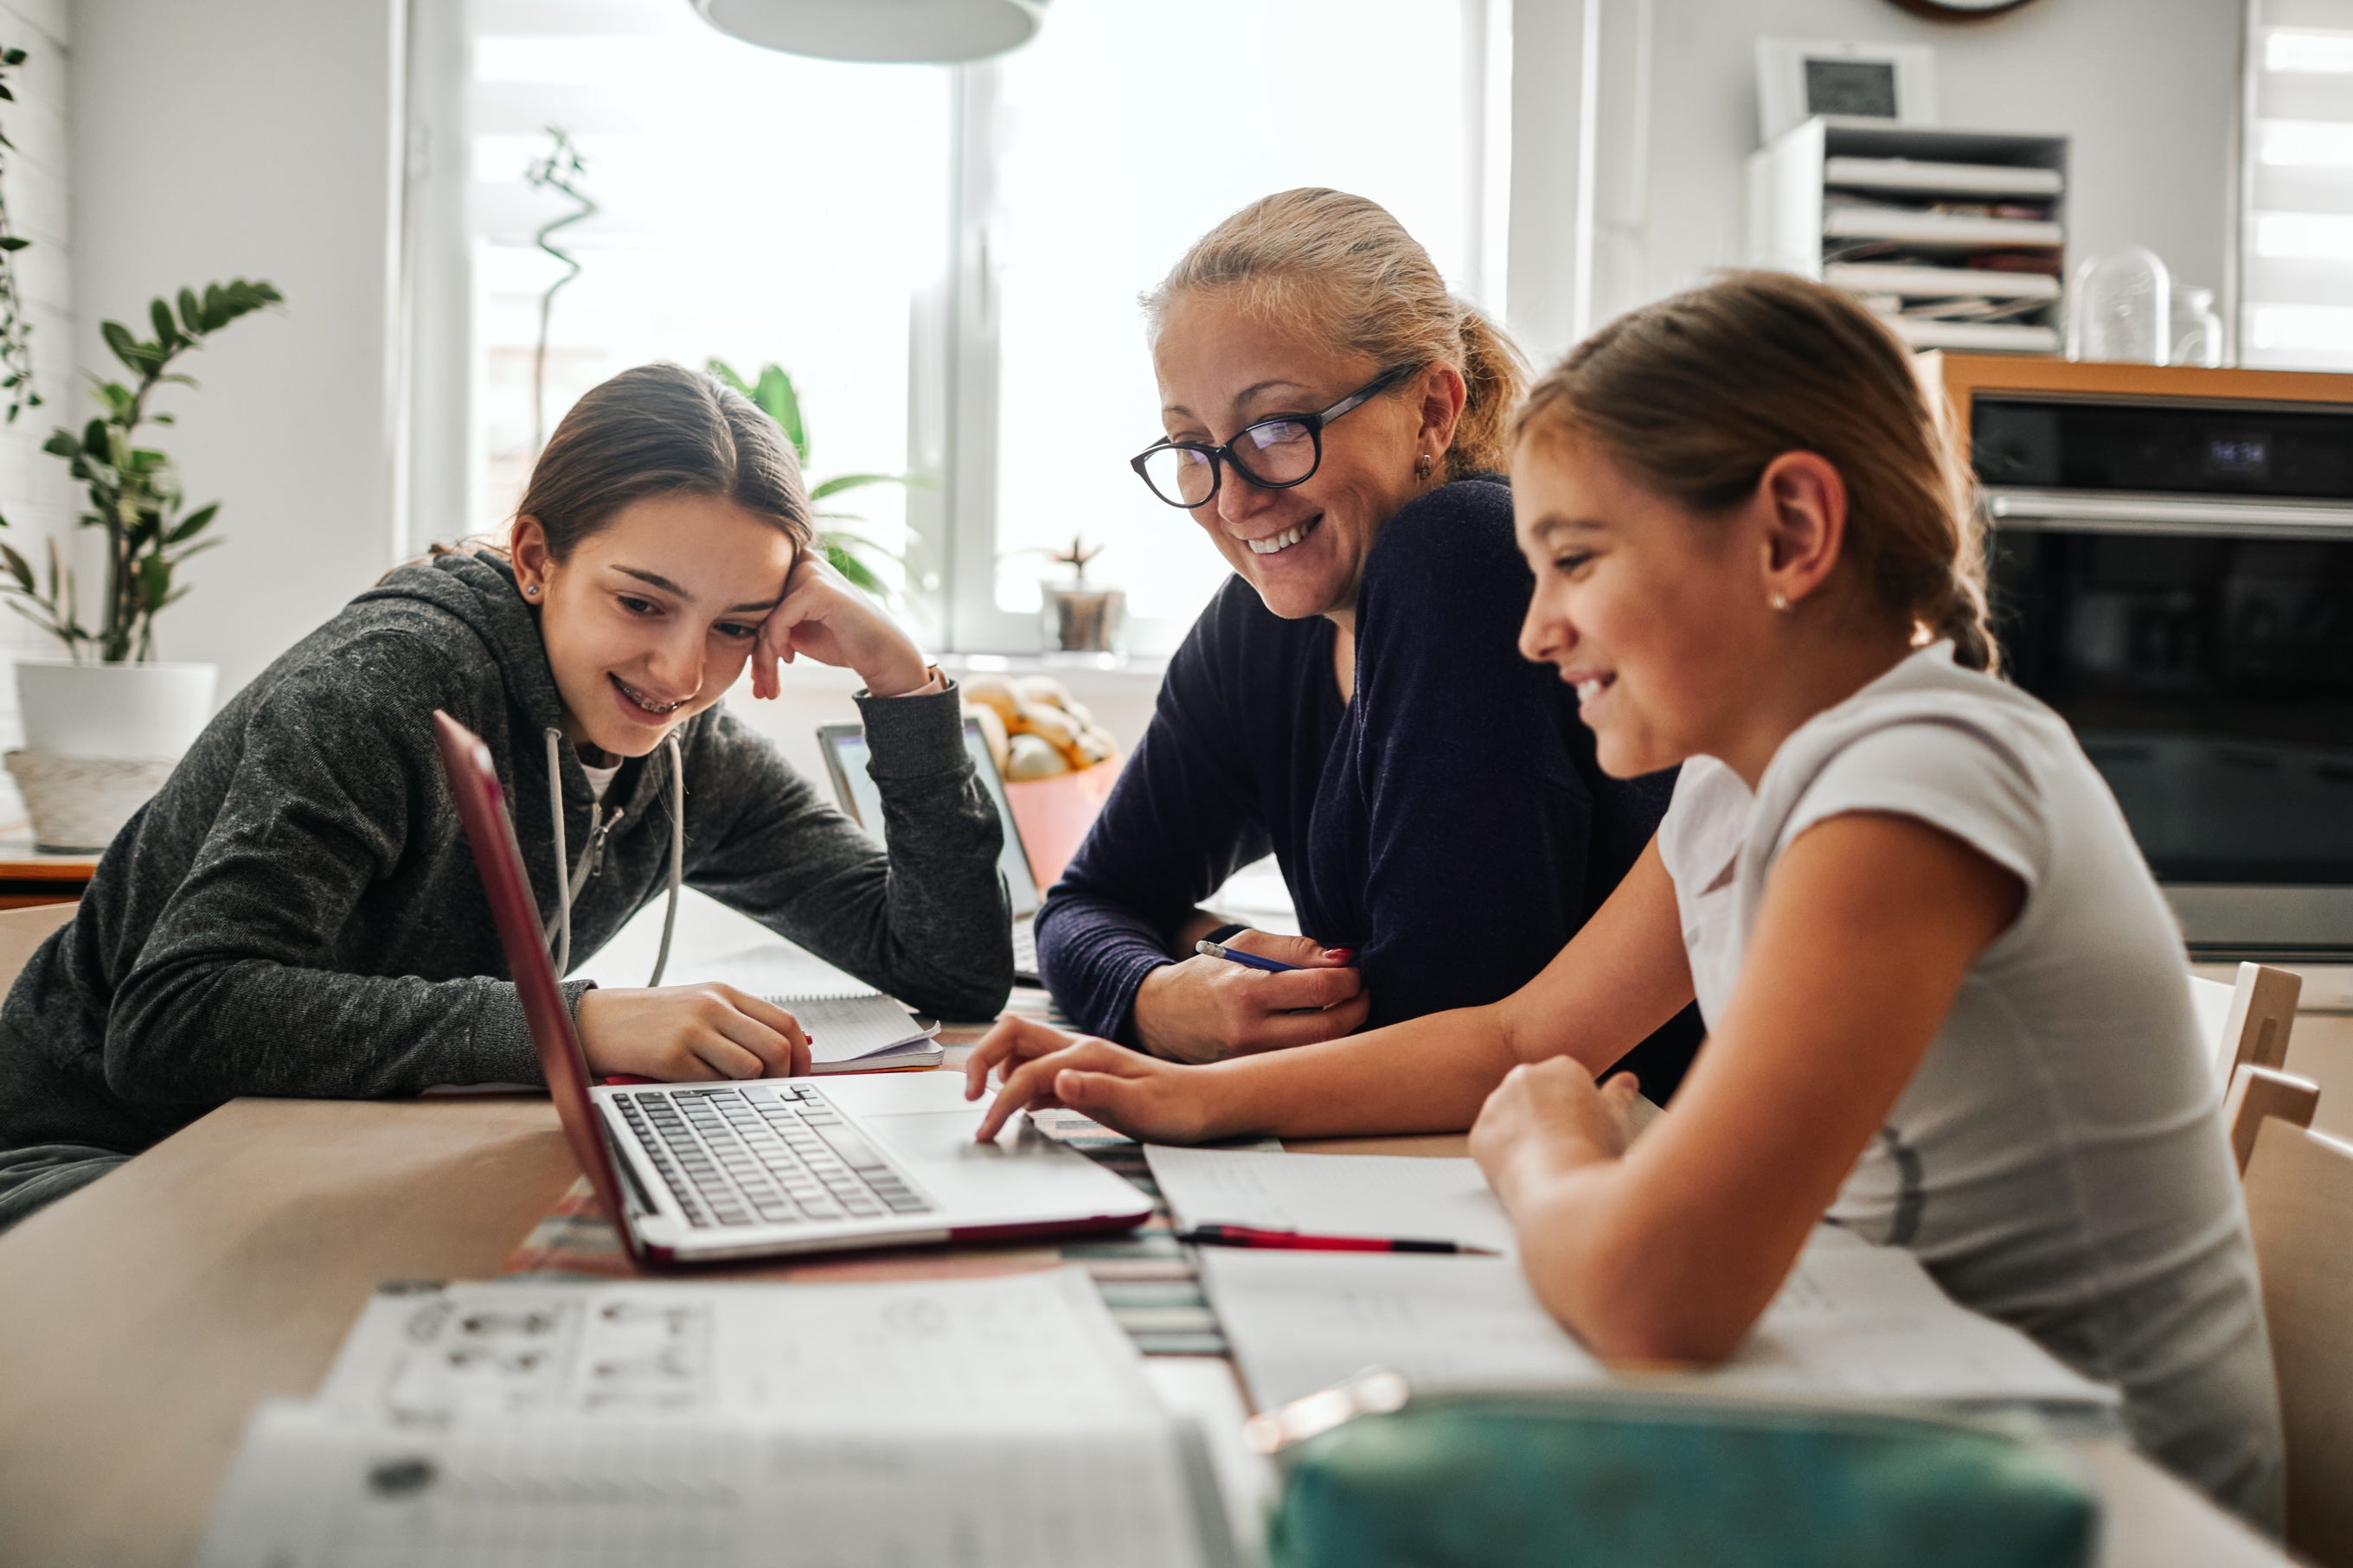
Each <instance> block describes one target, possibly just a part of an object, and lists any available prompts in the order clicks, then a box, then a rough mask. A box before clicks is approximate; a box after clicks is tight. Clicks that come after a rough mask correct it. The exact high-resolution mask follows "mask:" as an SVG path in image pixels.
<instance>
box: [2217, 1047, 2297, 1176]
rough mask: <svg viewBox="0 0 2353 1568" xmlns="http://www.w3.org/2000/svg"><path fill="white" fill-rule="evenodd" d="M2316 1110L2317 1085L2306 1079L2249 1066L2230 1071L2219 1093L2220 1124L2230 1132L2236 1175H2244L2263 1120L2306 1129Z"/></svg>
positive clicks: (2261, 1128)
mask: <svg viewBox="0 0 2353 1568" xmlns="http://www.w3.org/2000/svg"><path fill="white" fill-rule="evenodd" d="M2319 1109H2320V1086H2319V1085H2318V1084H2316V1083H2315V1082H2313V1081H2312V1080H2311V1079H2308V1078H2298V1077H2296V1076H2295V1074H2294V1073H2285V1072H2281V1071H2280V1070H2279V1069H2278V1068H2259V1067H2255V1066H2253V1065H2249V1066H2247V1067H2242V1068H2239V1069H2238V1070H2237V1071H2236V1072H2233V1073H2232V1075H2231V1087H2230V1088H2229V1089H2225V1090H2224V1091H2223V1094H2222V1125H2223V1126H2224V1127H2225V1128H2227V1129H2228V1130H2229V1131H2230V1134H2231V1153H2232V1156H2233V1157H2234V1158H2236V1159H2237V1161H2238V1162H2239V1173H2240V1174H2241V1175H2242V1176H2243V1175H2245V1174H2246V1173H2247V1161H2248V1160H2249V1159H2250V1158H2252V1157H2253V1154H2254V1152H2255V1135H2256V1134H2257V1133H2258V1132H2260V1131H2262V1130H2263V1122H2264V1121H2265V1120H2266V1119H2270V1118H2276V1119H2277V1120H2279V1121H2284V1122H2286V1123H2288V1124H2289V1125H2290V1126H2292V1127H2309V1126H2311V1125H2312V1118H2313V1113H2314V1112H2316V1111H2317V1110H2319Z"/></svg>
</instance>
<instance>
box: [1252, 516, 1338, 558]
mask: <svg viewBox="0 0 2353 1568" xmlns="http://www.w3.org/2000/svg"><path fill="white" fill-rule="evenodd" d="M1323 521H1324V514H1323V513H1322V512H1320V511H1319V512H1317V513H1316V514H1315V515H1314V517H1311V518H1309V519H1308V520H1307V521H1305V522H1297V523H1293V524H1292V525H1291V526H1290V527H1289V528H1286V529H1284V530H1283V531H1282V532H1281V533H1277V534H1271V535H1269V536H1268V537H1267V538H1264V539H1245V540H1243V541H1242V542H1243V543H1244V544H1246V545H1248V546H1249V547H1250V553H1251V554H1252V555H1260V556H1265V555H1280V554H1282V552H1284V551H1286V550H1289V549H1290V548H1291V547H1292V546H1293V545H1294V544H1297V543H1298V542H1300V541H1301V540H1303V539H1305V538H1306V537H1307V536H1308V535H1309V534H1311V533H1313V532H1314V531H1315V530H1316V528H1317V527H1318V526H1319V525H1320V524H1321V523H1322V522H1323Z"/></svg>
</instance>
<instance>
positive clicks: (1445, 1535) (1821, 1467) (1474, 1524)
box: [1268, 1390, 2099, 1568]
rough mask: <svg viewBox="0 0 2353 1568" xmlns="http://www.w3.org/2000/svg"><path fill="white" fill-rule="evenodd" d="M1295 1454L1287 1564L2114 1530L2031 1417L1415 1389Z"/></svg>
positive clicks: (1964, 1552)
mask: <svg viewBox="0 0 2353 1568" xmlns="http://www.w3.org/2000/svg"><path fill="white" fill-rule="evenodd" d="M1325 1397H1328V1396H1325ZM1282 1461H1283V1470H1284V1475H1283V1486H1282V1500H1281V1503H1280V1505H1279V1507H1278V1508H1277V1510H1276V1511H1275V1513H1274V1515H1273V1518H1272V1519H1271V1521H1270V1530H1269V1537H1268V1553H1269V1558H1270V1560H1271V1563H1272V1565H1273V1568H1458V1565H1459V1568H1474V1565H1475V1568H1624V1565H1629V1564H1662V1565H1672V1568H1784V1565H1787V1568H1798V1565H1799V1564H1803V1565H1805V1568H1850V1565H1851V1568H1886V1565H1888V1564H1901V1565H1902V1568H2074V1565H2076V1564H2084V1563H2090V1562H2091V1561H2092V1559H2093V1553H2094V1543H2095V1540H2096V1536H2097V1532H2098V1521H2099V1510H2098V1504H2097V1501H2096V1499H2095V1498H2094V1494H2093V1493H2092V1491H2091V1489H2090V1488H2089V1486H2088V1485H2087V1483H2086V1481H2085V1479H2084V1475H2083V1472H2082V1470H2081V1468H2080V1467H2079V1466H2078V1465H2077V1464H2076V1462H2075V1460H2074V1457H2073V1455H2072V1454H2071V1453H2070V1452H2069V1451H2068V1450H2066V1449H2065V1448H2063V1447H2060V1446H2058V1445H2057V1444H2054V1443H2052V1442H2051V1441H2049V1440H2047V1439H2045V1438H2042V1437H2040V1436H2035V1435H2033V1433H2032V1432H2031V1430H2030V1429H2029V1428H2027V1427H2024V1426H2020V1425H2016V1424H2010V1423H2004V1422H2000V1421H1998V1420H1990V1419H1989V1420H1978V1419H1971V1418H1965V1417H1947V1416H1943V1415H1929V1414H1910V1413H1890V1412H1888V1411H1886V1410H1884V1409H1867V1410H1866V1409H1857V1408H1853V1407H1850V1406H1841V1405H1799V1404H1782V1403H1775V1402H1765V1401H1754V1400H1748V1399H1727V1398H1723V1397H1714V1396H1705V1395H1684V1394H1672V1393H1649V1392H1637V1391H1623V1390H1600V1391H1593V1392H1589V1393H1563V1394H1480V1395H1470V1394H1456V1395H1435V1396H1429V1395H1423V1396H1416V1397H1414V1398H1412V1399H1409V1400H1408V1401H1407V1402H1406V1403H1405V1404H1404V1405H1402V1406H1400V1407H1398V1408H1396V1409H1393V1410H1388V1411H1378V1410H1376V1411H1373V1412H1371V1413H1368V1414H1363V1415H1355V1416H1353V1417H1352V1418H1349V1419H1347V1420H1345V1421H1342V1422H1341V1423H1340V1424H1339V1425H1337V1426H1331V1427H1329V1428H1328V1429H1326V1430H1324V1431H1322V1432H1319V1433H1317V1434H1316V1435H1314V1436H1309V1437H1305V1438H1303V1439H1301V1440H1299V1441H1297V1442H1294V1443H1293V1444H1291V1445H1290V1446H1289V1447H1286V1448H1285V1449H1284V1450H1283V1451H1282Z"/></svg>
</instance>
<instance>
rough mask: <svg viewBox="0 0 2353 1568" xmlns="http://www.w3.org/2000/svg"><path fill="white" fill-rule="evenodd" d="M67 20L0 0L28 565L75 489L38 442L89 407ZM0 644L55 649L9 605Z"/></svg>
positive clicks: (9, 488) (4, 502)
mask: <svg viewBox="0 0 2353 1568" xmlns="http://www.w3.org/2000/svg"><path fill="white" fill-rule="evenodd" d="M70 22H71V17H70V15H69V10H68V6H67V0H0V47H16V48H21V49H23V50H25V51H26V61H25V63H24V65H22V66H21V67H19V68H17V69H16V71H15V72H14V73H12V75H13V77H14V80H13V82H12V84H11V89H10V90H12V91H13V92H15V93H16V102H15V103H13V104H0V132H5V134H6V135H7V137H8V140H10V141H11V142H15V143H16V152H15V153H6V154H0V156H5V163H6V170H7V173H6V174H5V180H6V183H7V193H8V212H9V216H10V218H11V220H12V221H13V223H14V226H15V228H16V233H17V235H19V236H20V237H24V238H26V239H29V240H31V241H32V242H33V243H32V247H31V248H29V249H26V250H20V251H18V252H17V253H16V283H17V290H18V293H19V294H20V295H21V296H22V297H23V300H24V302H25V304H26V307H27V309H26V320H28V321H30V323H31V325H32V333H31V336H30V337H29V338H28V339H27V340H26V342H27V344H28V346H29V347H30V348H31V350H32V356H33V376H34V383H35V384H36V386H37V388H38V389H39V392H40V395H41V397H42V400H43V402H42V405H41V406H40V407H38V408H28V409H26V410H25V411H24V412H23V413H22V414H20V415H18V416H17V417H16V423H15V424H13V425H0V517H5V518H6V519H7V521H8V527H7V529H6V531H5V534H0V537H5V539H6V540H7V542H9V543H10V544H11V545H14V546H15V547H16V549H17V550H18V551H20V552H23V553H24V555H25V556H26V559H27V560H30V561H32V562H34V563H39V562H40V560H41V552H42V545H43V542H44V541H45V540H47V538H49V537H51V536H53V535H63V534H66V533H69V532H70V531H72V528H73V520H74V517H75V515H76V513H77V512H78V511H79V506H78V505H77V504H76V503H77V502H78V501H79V497H80V491H79V489H78V487H76V486H75V484H74V483H73V481H72V480H71V479H69V477H68V476H67V474H66V466H65V464H64V463H62V462H60V461H59V460H58V459H57V458H53V457H51V456H49V455H48V454H47V453H46V452H44V451H42V450H41V443H42V442H43V441H46V440H47V439H48V436H49V432H50V430H51V429H52V428H54V427H55V426H56V425H58V424H75V425H78V424H79V423H80V422H81V421H82V420H83V419H84V418H85V417H86V416H88V414H89V413H90V404H89V403H88V402H87V401H86V400H85V397H84V395H83V394H82V391H81V389H80V387H79V385H78V384H77V383H78V382H79V376H77V375H76V374H74V370H73V365H74V336H73V327H74V320H73V271H72V247H71V239H70V219H69V210H70V204H69V200H68V194H67V186H68V178H69V161H70V148H71V140H70V130H69V128H70V126H71V124H72V114H71V108H70V83H69V46H70V41H71V40H70V37H69V31H70ZM0 651H5V652H6V653H9V654H16V655H28V656H30V657H33V658H54V657H56V656H57V655H58V653H59V652H60V651H62V650H61V649H60V648H59V647H58V644H57V643H56V642H54V641H52V640H51V639H49V638H48V637H45V636H43V635H42V634H41V632H40V631H39V630H38V629H37V628H36V627H34V626H31V625H30V624H28V623H27V622H26V620H25V619H24V618H23V617H22V616H18V615H16V613H15V612H14V611H0ZM22 739H23V736H22V733H21V731H19V730H18V728H17V721H16V682H15V681H14V680H13V679H5V678H0V746H7V747H13V746H15V745H16V744H18V743H19V742H21V740H22ZM23 816H24V807H23V806H22V805H21V804H20V803H19V802H18V799H17V795H16V788H15V786H14V785H13V784H10V783H9V782H8V781H7V779H6V777H5V775H0V827H5V826H7V825H10V824H14V823H16V822H18V821H20V820H21V819H22V818H23Z"/></svg>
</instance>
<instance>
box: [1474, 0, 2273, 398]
mask: <svg viewBox="0 0 2353 1568" xmlns="http://www.w3.org/2000/svg"><path fill="white" fill-rule="evenodd" d="M1518 16H1519V21H1518V32H1517V37H1515V39H1514V93H1515V98H1517V99H1518V100H1519V101H1518V102H1517V103H1515V106H1514V136H1515V145H1514V186H1515V195H1517V196H1519V197H1520V198H1521V200H1522V201H1523V202H1525V201H1527V200H1528V199H1529V198H1530V197H1535V196H1539V195H1544V194H1545V189H1544V188H1545V187H1546V186H1549V188H1550V190H1551V192H1553V193H1557V192H1558V191H1559V189H1560V188H1561V185H1562V175H1561V173H1560V171H1561V170H1563V169H1564V168H1568V167H1573V165H1574V163H1575V161H1576V160H1577V156H1578V152H1579V139H1580V137H1581V135H1582V134H1583V133H1584V132H1587V131H1588V130H1590V131H1592V132H1593V146H1592V160H1593V169H1594V174H1595V179H1594V188H1593V199H1594V203H1595V209H1594V213H1593V223H1592V226H1591V238H1590V247H1591V251H1592V258H1593V266H1592V279H1591V300H1590V313H1589V318H1588V321H1587V325H1588V329H1589V327H1592V326H1599V324H1600V323H1601V322H1603V321H1607V320H1609V318H1610V317H1611V316H1613V315H1615V314H1617V313H1618V312H1620V311H1621V310H1626V309H1628V308H1630V307H1631V306H1633V305H1637V304H1641V303H1642V302H1643V301H1645V300H1652V299H1656V298H1658V297H1659V296H1661V295H1662V294H1667V293H1670V292H1672V291H1673V290H1675V289H1681V288H1684V287H1687V286H1689V285H1691V284H1694V283H1697V282H1700V281H1702V280H1703V279H1704V276H1705V274H1706V273H1707V271H1708V270H1709V269H1710V268H1716V267H1724V266H1733V265H1738V264H1739V263H1741V262H1742V261H1743V260H1745V259H1746V258H1745V257H1744V256H1743V254H1742V223H1743V215H1742V207H1741V201H1742V185H1741V181H1742V169H1743V165H1744V163H1745V162H1746V158H1747V155H1748V154H1749V153H1751V152H1754V151H1755V150H1756V147H1757V87H1756V79H1757V68H1756V42H1757V38H1759V37H1790V38H1843V39H1858V40H1870V41H1874V42H1892V43H1923V44H1928V45H1932V46H1933V47H1935V48H1936V65H1937V71H1936V74H1937V97H1938V100H1939V105H1940V109H1941V110H1942V113H1941V119H1942V121H1943V123H1944V124H1946V125H1947V126H1951V127H1954V128H1957V129H1966V130H1987V131H2027V132H2060V133H2063V134H2066V135H2069V136H2071V137H2073V191H2072V192H2071V194H2070V196H2069V206H2070V210H2071V213H2072V216H2073V233H2072V234H2071V235H2070V236H2069V246H2070V250H2071V252H2072V253H2073V255H2075V256H2084V255H2089V254H2091V253H2093V252H2094V251H2097V250H2100V249H2103V248H2106V247H2114V246H2117V245H2121V244H2125V243H2127V242H2137V243H2139V244H2144V245H2147V246H2149V247H2152V248H2153V249H2155V250H2156V251H2157V252H2158V254H2159V255H2161V256H2163V257H2164V258H2166V260H2167V261H2168V263H2169V264H2171V265H2172V266H2173V267H2174V268H2175V270H2176V271H2177V273H2178V274H2179V275H2180V276H2182V277H2183V278H2185V279H2187V280H2189V281H2190V282H2195V283H2201V284H2210V285H2212V286H2214V287H2215V288H2217V289H2220V288H2221V287H2222V286H2223V284H2224V282H2225V279H2226V274H2227V268H2226V265H2225V258H2226V256H2227V254H2228V251H2229V249H2230V246H2231V235H2232V214H2231V205H2232V199H2233V198H2232V167H2233V164H2234V162H2235V159H2236V155H2237V154H2236V151H2235V149H2236V144H2237V125H2238V95H2239V73H2240V36H2241V28H2242V26H2243V20H2242V8H2241V5H2239V4H2238V0H2039V3H2038V4H2035V5H2029V6H2027V7H2026V8H2025V9H2024V10H2022V11H2020V12H2017V13H2015V14H2012V15H2010V16H2000V17H1996V18H1993V19H1991V20H1989V21H1984V22H1978V23H1974V24H1968V25H1944V24H1938V23H1933V22H1928V21H1926V20H1923V19H1922V18H1919V17H1916V16H1911V15H1909V14H1908V13H1905V12H1903V11H1900V10H1898V9H1897V8H1896V7H1895V6H1894V5H1891V4H1889V3H1888V0H1519V6H1518ZM1588 23H1589V25H1590V31H1589V34H1588ZM1588 36H1589V37H1592V39H1593V40H1594V42H1595V44H1596V46H1597V47H1596V50H1595V53H1596V59H1595V62H1594V66H1593V68H1592V70H1591V72H1590V75H1591V78H1592V79H1593V81H1594V84H1595V87H1596V97H1597V100H1598V101H1597V102H1595V103H1594V104H1592V105H1591V106H1589V107H1588V106H1585V105H1584V104H1583V101H1582V96H1581V92H1580V80H1581V79H1582V78H1583V77H1584V76H1585V75H1586V74H1587V73H1586V72H1585V71H1583V70H1582V69H1581V68H1580V67H1581V62H1582V57H1581V52H1580V43H1581V41H1582V40H1583V39H1584V38H1586V37H1588ZM1565 106H1575V108H1576V110H1577V112H1575V113H1571V112H1570V111H1569V110H1568V109H1567V108H1566V107H1565ZM1547 160H1549V163H1550V165H1551V173H1549V174H1547V171H1546V161H1547ZM1551 199H1552V201H1553V203H1554V205H1549V206H1546V207H1543V208H1532V209H1527V210H1523V211H1515V212H1514V215H1513V245H1512V256H1513V277H1512V294H1511V298H1512V310H1511V317H1512V320H1513V322H1514V326H1515V327H1517V328H1518V329H1519V330H1520V331H1522V332H1523V333H1524V334H1525V337H1526V338H1527V340H1528V342H1529V343H1530V346H1531V347H1532V348H1533V349H1534V350H1535V351H1536V353H1537V355H1538V357H1539V358H1549V357H1551V356H1553V355H1556V354H1557V353H1559V352H1561V351H1562V350H1563V349H1565V348H1567V346H1568V344H1569V342H1571V341H1573V337H1574V332H1573V330H1572V329H1571V327H1570V324H1569V321H1568V314H1569V312H1568V310H1567V302H1568V301H1569V300H1572V299H1573V297H1574V295H1575V292H1576V288H1577V277H1576V274H1577V268H1578V265H1579V259H1580V258H1579V257H1578V255H1577V252H1576V249H1575V247H1574V243H1573V237H1572V244H1571V246H1570V247H1569V249H1568V250H1567V253H1565V254H1564V253H1561V251H1560V246H1561V239H1560V233H1561V230H1562V228H1563V226H1564V223H1563V213H1562V210H1561V208H1560V207H1559V205H1557V202H1558V196H1557V195H1553V196H1552V198H1551ZM1569 226H1570V227H1572V228H1573V227H1574V225H1573V221H1572V222H1571V224H1570V225H1569Z"/></svg>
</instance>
